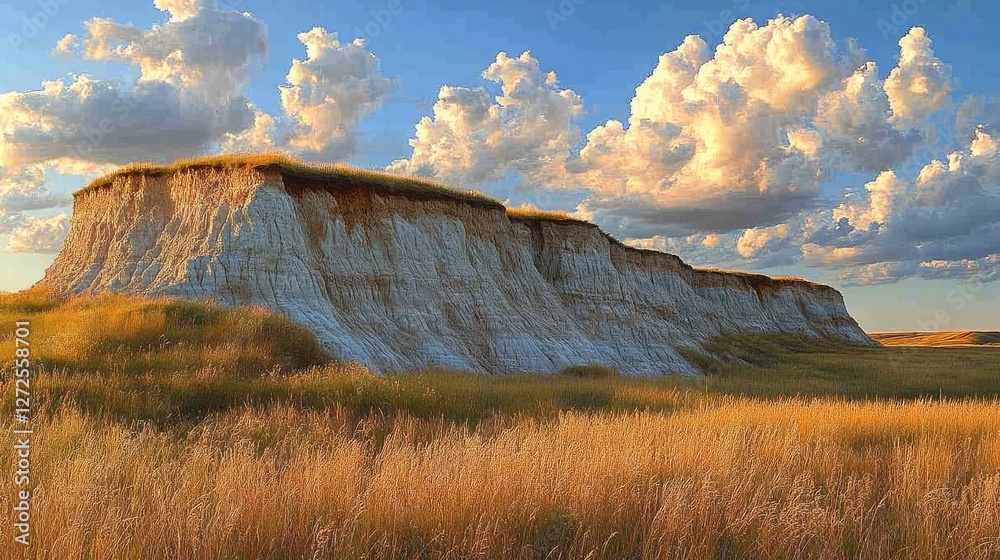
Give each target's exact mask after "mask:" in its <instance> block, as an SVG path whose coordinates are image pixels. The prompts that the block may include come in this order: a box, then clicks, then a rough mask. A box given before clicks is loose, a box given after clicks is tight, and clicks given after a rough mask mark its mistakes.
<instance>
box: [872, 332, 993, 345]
mask: <svg viewBox="0 0 1000 560" xmlns="http://www.w3.org/2000/svg"><path fill="white" fill-rule="evenodd" d="M868 335H869V336H870V337H872V338H874V339H875V340H877V341H879V342H880V343H882V344H883V345H884V346H993V347H1000V332H998V331H931V332H876V333H868Z"/></svg>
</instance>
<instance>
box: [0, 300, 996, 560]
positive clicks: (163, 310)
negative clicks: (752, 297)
mask: <svg viewBox="0 0 1000 560" xmlns="http://www.w3.org/2000/svg"><path fill="white" fill-rule="evenodd" d="M15 321H30V324H31V327H30V329H31V334H30V340H31V348H32V366H33V375H34V378H33V379H34V380H33V384H32V399H33V401H32V413H33V417H32V420H31V427H32V429H33V430H34V433H33V434H32V457H31V485H32V487H33V491H34V499H33V503H32V533H31V541H32V544H31V546H30V547H27V548H25V547H23V546H21V545H19V544H16V543H15V542H14V541H13V534H12V531H13V529H12V527H11V525H10V524H9V523H4V524H3V532H4V534H3V536H2V540H0V557H2V558H22V557H23V558H46V559H63V558H108V559H111V558H114V559H119V558H122V559H133V558H134V559H147V558H178V559H203V558H204V559H208V558H692V559H696V558H706V559H708V558H712V559H715V558H982V559H988V558H1000V401H998V395H1000V350H994V349H989V348H986V349H979V350H974V351H969V350H966V349H951V348H910V347H908V348H869V349H846V348H838V347H833V346H824V345H821V344H812V343H806V342H804V341H800V340H794V339H781V338H776V337H760V336H750V335H740V336H731V337H725V338H720V339H719V340H717V341H715V342H714V343H713V344H714V346H715V347H714V348H713V350H714V351H715V352H714V353H717V355H727V356H730V357H731V359H730V360H726V361H720V360H718V359H716V358H711V357H709V356H698V357H697V358H698V359H699V360H700V363H699V365H700V366H702V367H703V369H704V370H705V371H706V375H705V376H703V377H700V378H684V377H679V376H678V377H665V378H657V379H630V378H622V377H619V376H617V375H615V374H614V372H612V371H606V370H602V369H601V368H597V367H580V368H574V369H572V370H569V371H566V372H564V373H563V374H557V375H550V376H515V377H500V376H496V377H484V376H476V375H472V374H465V373H461V372H444V371H428V372H409V373H401V374H398V375H390V376H385V377H376V376H374V375H372V374H371V373H369V372H368V371H366V370H365V369H363V368H361V367H359V366H356V365H352V364H340V363H336V362H335V361H333V360H332V359H330V357H329V356H327V355H326V354H325V353H324V352H323V351H322V349H321V348H320V347H319V346H318V344H316V341H315V339H314V338H313V337H312V335H311V333H310V332H309V331H307V330H305V329H302V328H299V327H297V326H295V325H293V324H291V323H289V322H287V321H286V320H284V319H282V318H280V317H276V316H273V315H270V314H269V313H267V312H266V311H264V310H260V309H222V308H218V307H216V306H214V305H212V304H209V303H181V302H173V301H167V300H141V299H137V298H129V297H123V296H110V295H108V296H101V297H98V298H92V299H71V300H60V299H57V298H53V297H51V296H48V295H47V294H44V293H41V292H37V291H29V292H22V293H19V294H8V295H3V296H0V324H3V325H7V328H6V329H5V331H0V352H5V353H7V354H8V355H10V356H11V358H12V357H13V353H14V343H13V337H14V332H13V331H14V329H13V324H14V322H15ZM581 366H586V364H581ZM3 390H4V391H5V393H4V394H5V395H8V396H12V395H13V391H14V389H13V384H12V382H11V381H10V378H9V376H7V377H5V379H4V386H3ZM13 408H14V403H13V399H12V398H6V397H5V398H4V399H3V400H2V410H0V418H2V420H0V430H2V431H3V433H4V434H7V438H8V441H7V442H5V443H4V446H3V451H2V452H0V469H2V471H3V472H4V473H5V474H4V476H2V477H0V508H2V509H3V510H4V511H7V512H11V511H12V507H13V498H14V495H15V487H14V486H13V478H12V477H11V476H9V475H8V474H6V473H13V472H14V470H16V466H15V456H14V454H13V453H12V451H11V450H12V444H13V436H12V435H11V434H12V431H13V429H14V428H15V426H14V423H13V420H12V414H13Z"/></svg>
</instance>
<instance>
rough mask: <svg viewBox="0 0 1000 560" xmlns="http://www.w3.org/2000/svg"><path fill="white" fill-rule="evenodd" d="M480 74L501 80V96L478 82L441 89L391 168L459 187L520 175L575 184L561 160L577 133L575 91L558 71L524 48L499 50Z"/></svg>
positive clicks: (534, 181)
mask: <svg viewBox="0 0 1000 560" xmlns="http://www.w3.org/2000/svg"><path fill="white" fill-rule="evenodd" d="M483 78H485V79H486V80H489V81H491V82H495V83H498V84H500V86H501V94H500V95H497V96H495V97H494V98H493V99H491V98H490V94H489V92H487V90H486V89H485V88H482V87H478V88H469V87H458V86H444V87H442V88H441V90H440V91H439V93H438V98H437V101H436V102H435V103H434V116H433V117H423V118H422V119H421V120H420V122H419V123H418V124H417V126H416V136H415V138H413V139H411V140H410V145H411V146H412V147H413V154H412V155H411V156H410V158H409V159H405V160H397V161H395V162H393V163H392V165H391V166H390V167H389V169H390V170H393V171H397V172H402V173H410V174H417V173H419V174H425V175H431V176H435V177H438V178H440V179H443V180H446V181H451V182H455V183H458V184H462V185H468V184H479V183H488V182H493V181H498V180H500V179H502V178H503V177H505V176H507V175H508V174H519V175H520V176H521V177H522V179H523V180H524V181H525V182H526V183H532V184H545V185H546V186H550V187H558V186H572V185H568V184H567V178H566V162H567V159H568V157H569V152H570V149H571V148H572V147H573V145H574V144H575V143H576V142H577V140H578V139H579V135H580V132H579V130H578V129H577V127H576V126H575V124H574V120H575V119H576V118H577V117H578V116H580V115H581V113H582V111H583V101H582V100H581V99H580V96H579V95H578V94H577V93H576V92H574V91H573V90H570V89H562V88H560V87H559V82H558V78H557V77H556V74H555V73H554V72H545V71H543V70H542V69H541V67H540V65H539V63H538V60H537V59H535V58H534V57H532V56H531V53H529V52H524V53H522V54H521V56H519V57H515V58H512V57H508V56H507V54H506V53H500V54H498V55H497V58H496V60H495V61H494V62H493V63H492V64H491V65H490V66H489V67H488V68H487V69H486V70H485V71H484V72H483Z"/></svg>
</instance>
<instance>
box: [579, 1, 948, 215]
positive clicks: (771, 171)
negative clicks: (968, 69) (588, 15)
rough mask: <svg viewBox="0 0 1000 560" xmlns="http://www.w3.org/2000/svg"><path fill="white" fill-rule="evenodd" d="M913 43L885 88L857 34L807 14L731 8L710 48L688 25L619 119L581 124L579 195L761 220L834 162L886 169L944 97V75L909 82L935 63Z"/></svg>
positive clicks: (622, 205) (617, 204)
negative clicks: (843, 37) (757, 14)
mask: <svg viewBox="0 0 1000 560" xmlns="http://www.w3.org/2000/svg"><path fill="white" fill-rule="evenodd" d="M911 35H913V36H914V37H916V36H917V34H916V32H914V33H912V34H911ZM920 36H921V37H922V34H921V35H920ZM916 43H918V44H916ZM916 43H915V42H914V41H904V42H902V43H901V44H902V51H901V57H900V65H901V66H900V67H898V68H896V69H894V70H893V72H892V73H890V76H896V78H894V80H895V81H894V85H895V89H894V90H893V92H892V95H890V94H889V93H888V92H887V91H886V90H885V88H884V87H883V83H882V81H881V80H880V79H879V76H878V67H877V65H876V64H875V63H873V62H866V63H863V64H861V63H860V62H861V61H863V59H864V52H863V51H862V50H861V49H860V47H859V46H858V45H857V44H856V43H854V42H848V43H847V44H846V45H845V47H844V48H841V49H838V48H837V45H836V44H835V42H834V41H833V39H832V36H831V32H830V29H829V26H828V25H827V24H826V23H824V22H822V21H819V20H817V19H816V18H814V17H812V16H808V15H806V16H801V17H798V18H788V17H777V18H775V19H772V20H770V21H768V22H767V24H765V25H761V26H758V25H757V24H755V23H754V22H753V21H752V20H741V21H737V22H736V23H734V24H733V26H732V27H731V28H730V30H729V32H728V33H726V35H725V36H724V37H723V40H722V44H720V45H719V46H718V47H717V48H716V49H715V52H714V54H711V55H710V53H709V51H708V47H707V45H706V44H705V43H704V41H702V40H701V39H700V38H699V37H697V36H689V37H687V38H686V39H685V40H684V42H683V43H682V44H681V45H680V46H679V47H678V48H677V49H676V50H674V51H672V52H669V53H666V54H664V55H662V56H661V57H660V61H659V64H658V65H657V67H656V68H655V69H654V71H653V73H652V75H651V76H650V77H649V78H647V79H646V80H645V81H644V82H643V83H642V84H641V85H640V86H639V87H638V88H637V89H636V95H635V97H634V98H633V100H632V105H631V115H630V117H629V121H628V126H627V127H626V126H625V125H624V124H622V123H621V122H619V121H614V120H612V121H609V122H608V123H606V124H604V125H601V126H599V127H597V128H595V129H594V130H593V131H592V132H591V133H590V134H589V135H588V137H587V144H586V146H585V147H584V148H583V150H582V151H581V152H580V157H579V162H576V163H577V165H576V166H575V169H577V170H579V171H580V177H581V178H582V179H583V180H584V181H585V182H586V183H587V184H588V185H589V186H591V188H592V189H593V190H594V194H593V195H592V196H591V197H590V198H589V199H588V200H587V204H588V207H591V208H593V209H595V212H596V213H597V214H598V216H601V215H603V217H604V219H605V220H607V221H612V222H619V223H624V224H626V225H627V227H630V228H639V231H648V230H650V229H651V228H656V227H662V228H664V229H666V230H667V231H673V232H678V231H683V230H684V228H687V230H688V231H735V230H739V229H744V228H750V229H752V228H756V227H767V226H772V225H776V224H780V223H781V222H782V221H784V220H786V219H789V218H791V217H792V216H794V215H796V214H797V213H799V212H803V211H809V210H811V209H812V208H813V207H814V206H815V205H816V203H817V201H816V198H817V196H818V194H819V189H820V185H821V184H823V182H824V181H826V180H827V179H829V177H830V176H831V175H833V174H835V173H839V172H845V171H848V172H849V171H880V170H883V169H888V168H890V167H891V166H893V165H896V164H898V163H900V162H902V161H904V160H905V159H906V158H908V157H909V156H910V155H911V153H912V151H913V148H914V147H915V146H916V145H918V144H920V142H921V141H922V140H923V139H922V137H921V135H920V134H919V133H918V132H917V131H914V130H910V129H906V128H901V127H902V125H903V124H907V125H909V124H912V123H913V122H914V121H915V119H918V118H924V117H926V116H928V115H929V114H930V113H932V112H933V111H935V110H937V109H939V108H940V107H941V106H942V103H943V102H942V101H941V99H942V94H941V92H942V91H947V84H948V76H947V74H946V73H941V74H940V75H939V78H940V79H939V80H938V81H936V82H933V84H932V85H928V87H927V88H919V87H917V86H916V85H913V84H915V83H916V82H918V81H919V79H918V77H917V75H918V74H919V75H924V76H928V75H929V74H930V69H933V68H936V67H937V66H935V65H939V63H940V61H939V60H937V59H936V58H933V53H931V51H930V47H929V40H925V41H917V42H916ZM928 80H929V78H928ZM900 84H910V85H907V86H905V87H903V86H902V85H900ZM897 105H898V106H899V107H900V111H901V112H904V113H903V115H904V116H905V117H906V118H905V119H904V118H898V119H896V117H895V116H894V113H893V108H894V107H896V106H897ZM894 119H895V120H894ZM897 121H898V122H897Z"/></svg>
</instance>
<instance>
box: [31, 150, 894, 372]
mask: <svg viewBox="0 0 1000 560" xmlns="http://www.w3.org/2000/svg"><path fill="white" fill-rule="evenodd" d="M42 284H44V285H46V286H49V287H51V288H53V289H55V290H56V291H58V292H60V293H85V294H92V293H97V292H103V291H114V292H123V293H131V294H142V295H146V296H163V295H167V296H175V297H180V298H186V299H205V298H210V299H214V300H216V301H219V302H220V303H224V304H230V305H258V306H263V307H268V308H270V309H273V310H276V311H280V312H282V313H284V314H285V315H287V316H289V317H290V318H291V319H293V320H295V321H297V322H299V323H302V324H304V325H307V326H309V327H311V328H312V329H313V330H315V332H316V334H317V335H318V337H319V339H320V340H321V342H322V343H323V344H324V345H325V346H326V348H327V349H328V350H329V351H330V352H331V353H332V354H333V355H335V356H337V357H339V358H342V359H345V360H355V361H359V362H361V363H364V364H366V365H368V366H370V367H371V368H373V369H375V370H376V371H379V372H388V371H392V370H402V369H410V368H424V367H429V366H441V367H447V368H460V369H468V370H476V371H481V372H486V373H501V374H502V373H513V372H521V371H535V372H537V371H540V372H555V371H559V370H561V369H563V368H564V367H566V366H570V365H582V364H591V363H596V364H603V365H608V366H613V367H616V368H618V369H619V370H621V371H622V372H623V373H626V374H632V375H658V374H663V373H668V372H669V373H687V374H693V373H696V371H695V369H694V368H693V367H692V366H691V364H689V363H688V362H687V361H685V360H684V358H683V357H682V356H681V354H679V353H678V351H677V348H683V347H688V348H692V349H695V350H700V347H699V344H700V343H701V342H703V341H705V340H707V339H708V338H710V337H711V336H713V335H716V334H719V333H722V332H733V331H737V330H741V329H743V330H751V331H758V332H764V333H795V334H804V335H808V336H814V337H832V338H835V339H838V340H841V341H843V342H845V343H849V344H857V345H872V344H875V343H874V342H873V341H872V340H871V339H869V338H868V337H867V336H866V335H865V333H864V332H863V331H862V330H861V329H860V328H859V327H858V325H857V323H856V322H855V321H854V320H853V319H852V318H851V317H850V315H849V314H848V312H847V309H846V308H845V306H844V302H843V298H842V297H841V295H840V293H839V292H837V291H836V290H834V289H833V288H830V287H827V286H822V285H819V284H813V283H809V282H804V281H796V280H778V279H771V278H768V277H765V276H757V275H740V274H727V273H719V272H708V271H699V270H695V269H692V268H691V267H689V266H688V265H686V264H684V263H683V262H681V260H680V259H678V258H677V257H675V256H673V255H668V254H664V253H657V252H653V251H639V250H636V249H632V248H628V247H625V246H623V245H621V244H620V243H618V242H616V241H614V240H613V239H611V238H609V237H608V236H607V235H605V234H604V233H602V232H601V231H600V230H599V229H598V228H597V227H595V226H592V225H584V224H574V223H560V222H552V221H544V220H519V219H511V218H509V217H508V216H507V214H506V212H505V211H504V209H503V207H502V206H499V205H498V204H476V203H471V202H468V201H459V200H453V199H450V198H447V197H441V196H437V197H425V198H423V199H414V198H412V197H402V196H396V195H390V194H385V193H381V194H380V193H376V192H374V191H373V190H372V189H369V188H366V187H364V186H357V185H356V186H348V185H329V184H324V183H323V182H319V181H315V180H310V179H303V178H295V177H292V176H288V175H284V174H282V173H281V172H279V171H266V170H258V169H249V168H247V169H238V170H212V169H200V170H188V171H183V172H179V173H176V174H173V175H169V176H155V177H154V176H148V175H138V174H137V175H130V176H124V177H118V178H116V179H115V180H114V182H113V183H112V184H111V185H109V186H106V187H100V188H96V189H91V190H88V191H85V192H82V193H80V194H79V195H78V196H77V198H76V202H75V206H74V211H73V219H72V226H71V228H70V233H69V237H68V238H67V240H66V243H65V245H64V248H63V250H62V252H61V253H60V254H59V256H58V258H57V259H56V261H55V262H54V263H53V265H52V266H51V267H50V268H49V270H48V271H47V273H46V276H45V279H44V280H42Z"/></svg>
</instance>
